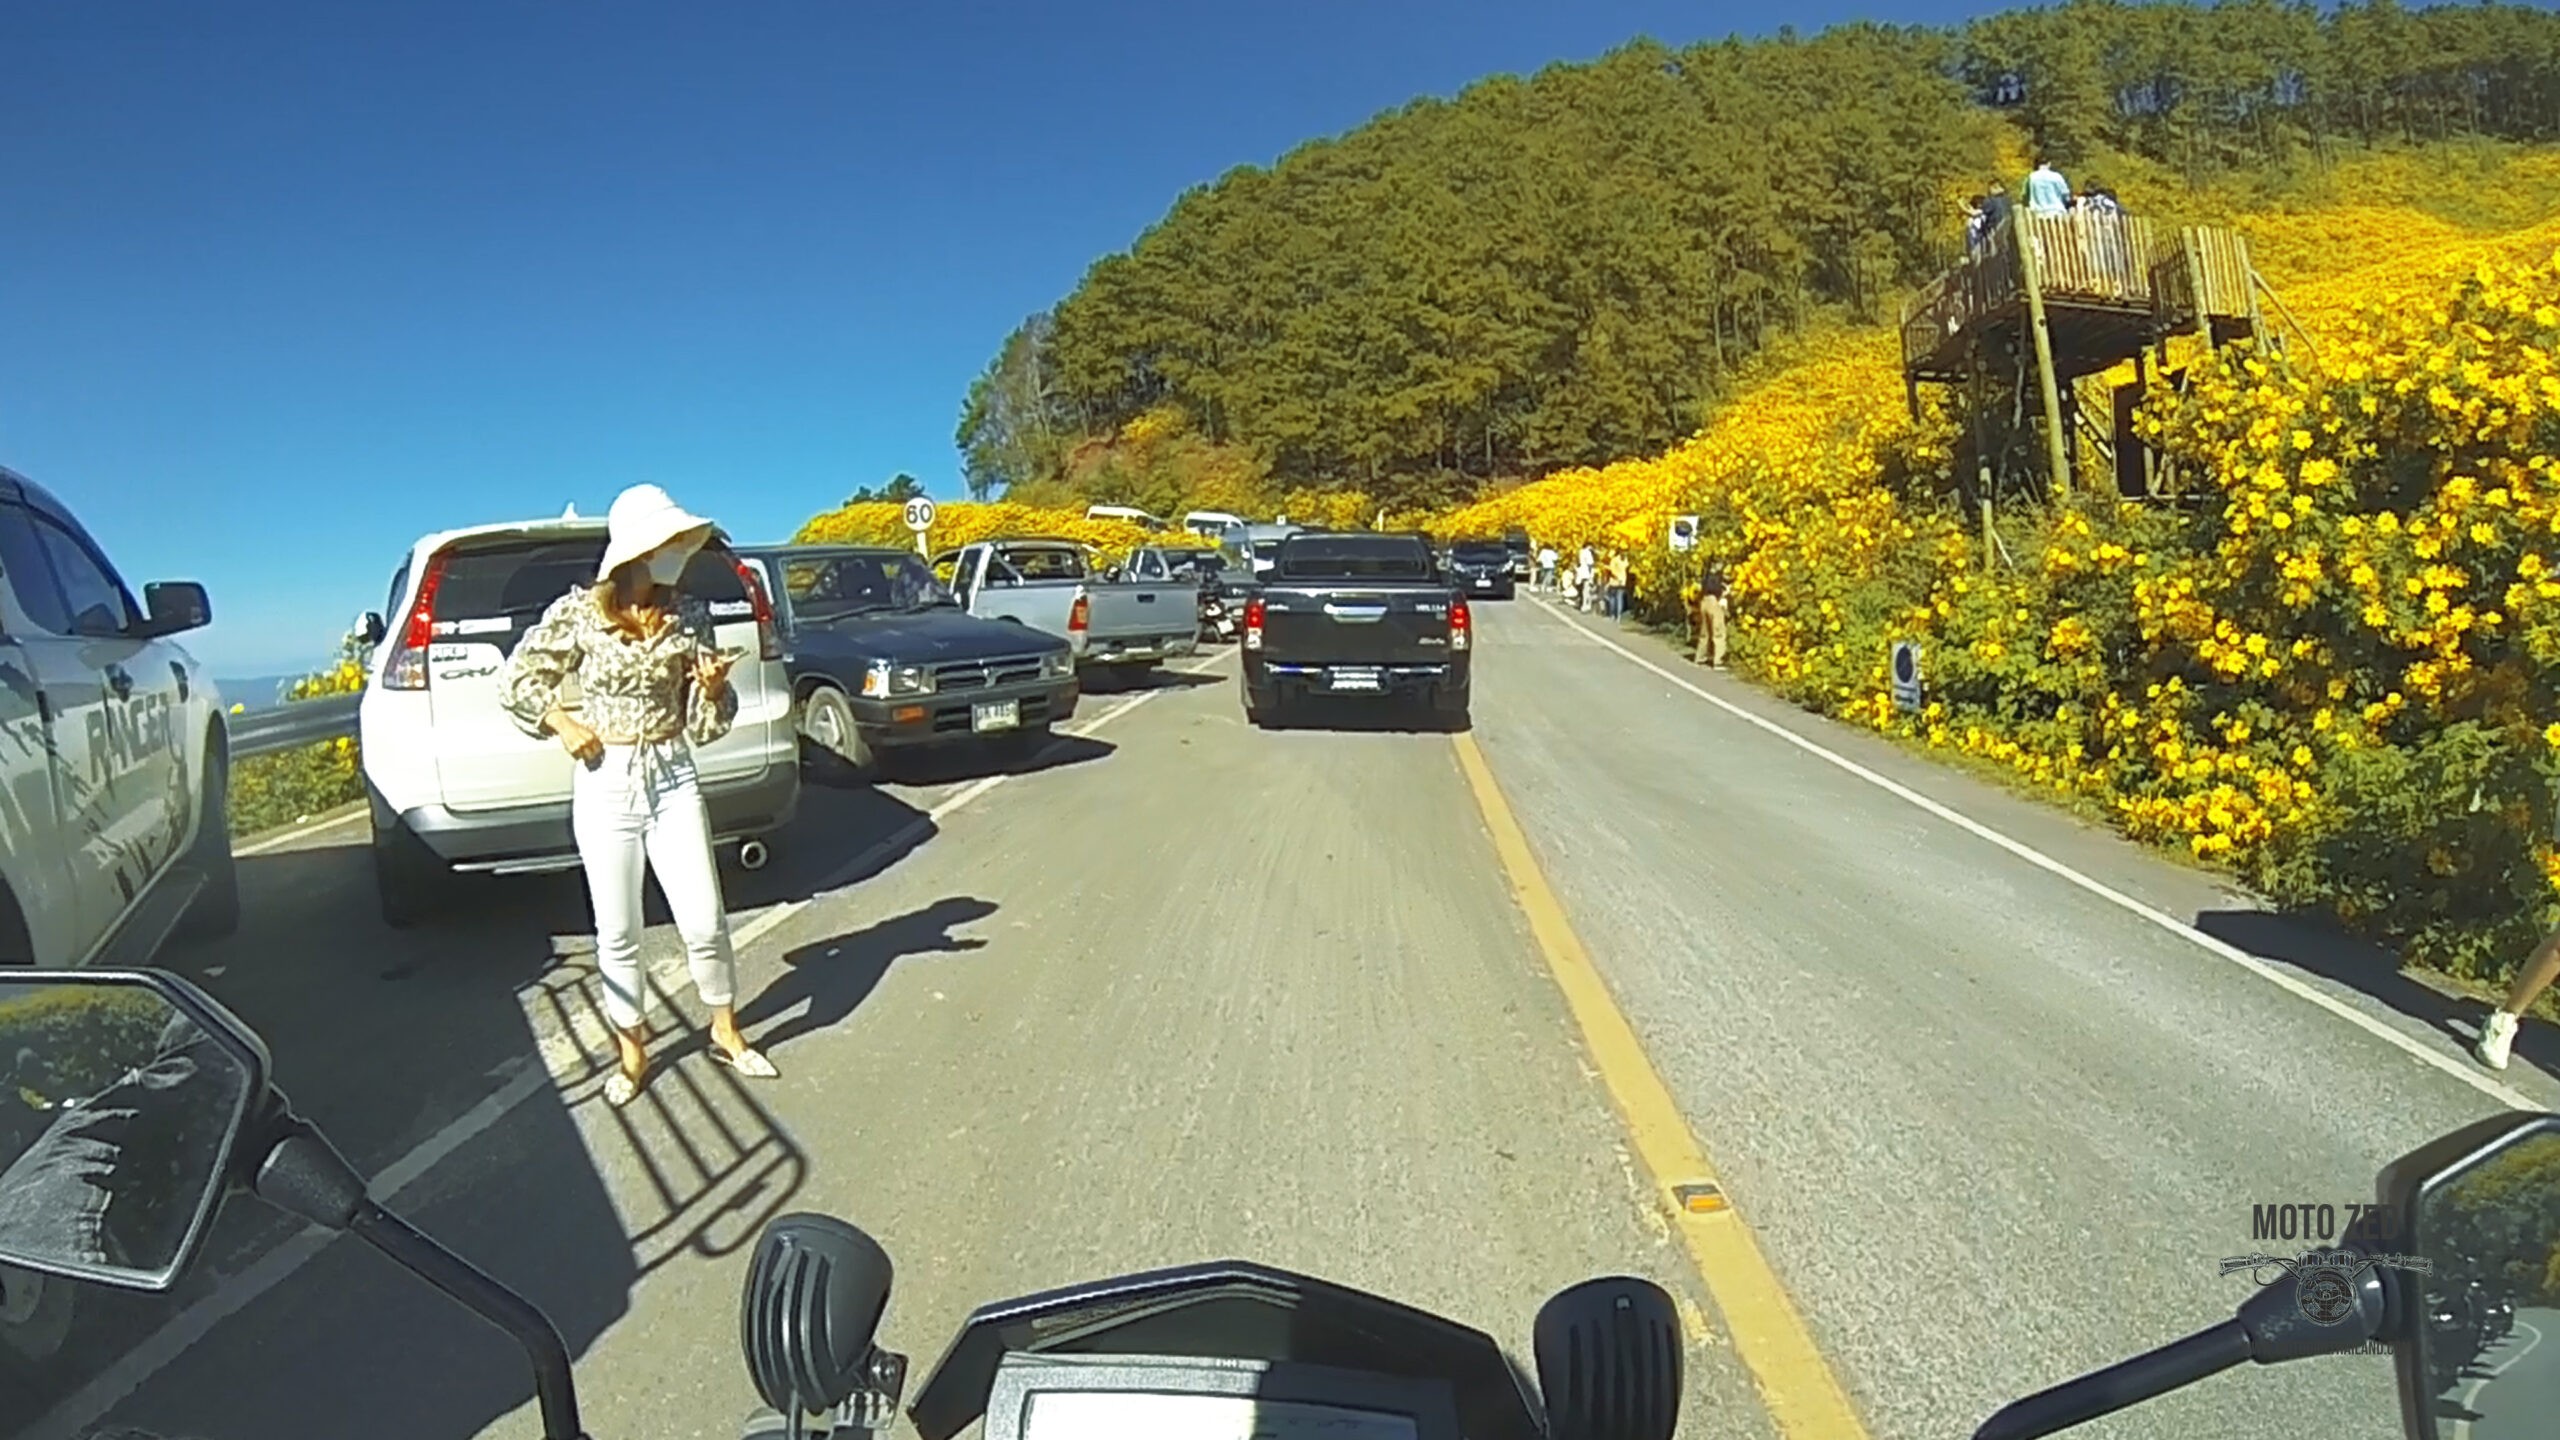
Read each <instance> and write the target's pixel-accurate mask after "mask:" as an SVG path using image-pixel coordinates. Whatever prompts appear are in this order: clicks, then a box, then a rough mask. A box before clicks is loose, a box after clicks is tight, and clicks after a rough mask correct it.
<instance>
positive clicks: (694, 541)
mask: <svg viewBox="0 0 2560 1440" xmlns="http://www.w3.org/2000/svg"><path fill="white" fill-rule="evenodd" d="M604 523H605V526H606V533H607V536H608V538H607V539H606V541H605V546H604V561H603V563H602V564H599V565H598V566H596V578H597V579H598V580H610V579H612V578H613V572H614V571H616V570H619V569H621V568H622V567H623V566H625V565H627V564H629V563H631V562H632V561H634V560H637V559H639V558H640V557H641V556H643V555H646V554H648V553H649V552H650V551H652V550H655V549H658V548H659V547H660V546H663V545H665V544H667V543H668V542H670V541H678V540H680V541H683V542H684V546H685V552H686V555H687V556H688V558H690V556H691V554H692V552H693V551H696V550H699V549H701V548H702V547H703V545H704V543H705V542H707V541H709V540H710V538H711V529H712V526H711V522H710V521H708V520H705V519H703V518H702V517H701V516H699V515H696V514H694V513H693V512H692V511H690V510H687V509H685V508H684V507H683V506H681V505H678V504H677V503H676V502H675V500H674V498H673V497H672V496H670V495H668V494H667V492H666V491H664V490H661V489H659V488H658V487H657V486H655V485H634V486H632V487H631V488H630V489H628V490H625V491H623V492H622V493H621V494H619V495H616V496H614V497H613V508H612V509H610V510H608V511H606V512H605V517H604Z"/></svg>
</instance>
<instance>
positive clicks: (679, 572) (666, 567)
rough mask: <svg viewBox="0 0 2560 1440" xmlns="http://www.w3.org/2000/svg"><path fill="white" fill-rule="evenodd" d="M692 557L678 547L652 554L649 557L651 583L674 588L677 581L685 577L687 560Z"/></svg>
mask: <svg viewBox="0 0 2560 1440" xmlns="http://www.w3.org/2000/svg"><path fill="white" fill-rule="evenodd" d="M692 558H693V557H692V556H691V555H688V554H686V553H685V552H684V551H682V550H676V549H667V550H661V551H658V552H657V553H656V554H654V555H651V556H650V557H649V580H650V583H652V584H656V585H664V586H667V587H669V588H670V589H672V588H674V586H675V583H676V582H677V581H679V580H682V579H683V578H684V565H685V562H686V561H688V560H690V559H692Z"/></svg>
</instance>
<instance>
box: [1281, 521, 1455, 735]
mask: <svg viewBox="0 0 2560 1440" xmlns="http://www.w3.org/2000/svg"><path fill="white" fill-rule="evenodd" d="M1473 640H1474V619H1473V617H1472V616H1471V615H1470V614H1469V613H1468V610H1467V600H1466V597H1465V596H1464V595H1461V594H1459V593H1458V592H1457V591H1456V590H1454V589H1452V588H1451V587H1450V585H1449V584H1448V581H1447V579H1446V578H1445V576H1443V574H1442V573H1441V571H1440V569H1439V566H1438V565H1437V564H1436V563H1435V562H1434V560H1433V558H1432V553H1431V544H1430V541H1428V540H1427V539H1425V538H1424V537H1422V536H1420V535H1382V534H1371V533H1361V532H1346V533H1341V534H1305V535H1293V536H1291V537H1289V539H1288V540H1286V541H1284V542H1283V543H1282V544H1281V546H1280V553H1279V555H1278V556H1277V557H1276V559H1275V561H1274V563H1273V566H1272V569H1271V573H1270V574H1269V575H1268V576H1266V577H1265V578H1264V580H1263V583H1262V585H1261V587H1260V588H1259V589H1258V590H1257V591H1256V592H1255V594H1254V595H1253V597H1252V598H1251V599H1250V600H1248V601H1247V602H1246V605H1245V617H1244V644H1243V654H1244V667H1243V669H1244V675H1243V690H1244V710H1245V718H1246V719H1248V720H1250V721H1252V722H1253V723H1254V724H1256V725H1269V724H1270V723H1272V722H1273V721H1274V720H1275V719H1277V718H1281V717H1283V716H1284V715H1285V714H1286V712H1287V711H1288V710H1289V709H1290V708H1291V707H1292V706H1293V705H1294V704H1295V703H1296V702H1297V701H1299V700H1300V699H1302V698H1304V697H1306V696H1309V695H1327V696H1365V697H1372V698H1376V699H1379V700H1381V701H1386V700H1404V701H1406V702H1408V703H1410V702H1412V701H1416V700H1419V701H1421V702H1423V703H1424V704H1426V705H1428V706H1429V707H1430V708H1431V710H1432V711H1433V713H1434V714H1435V715H1436V716H1437V717H1438V719H1439V720H1440V722H1441V724H1442V725H1443V726H1444V727H1446V728H1450V729H1464V728H1466V726H1467V723H1468V703H1469V682H1470V680H1471V678H1472V677H1471V671H1470V668H1469V666H1470V660H1471V655H1470V651H1471V648H1472V642H1473Z"/></svg>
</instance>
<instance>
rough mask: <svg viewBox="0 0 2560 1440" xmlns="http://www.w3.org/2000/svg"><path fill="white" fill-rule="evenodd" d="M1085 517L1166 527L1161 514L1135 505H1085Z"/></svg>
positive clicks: (1155, 528)
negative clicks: (1151, 512) (1149, 511)
mask: <svg viewBox="0 0 2560 1440" xmlns="http://www.w3.org/2000/svg"><path fill="white" fill-rule="evenodd" d="M1084 518H1086V519H1087V520H1126V521H1128V522H1129V523H1130V524H1132V525H1144V526H1146V527H1147V528H1148V529H1150V530H1162V529H1164V528H1165V523H1164V517H1162V516H1160V515H1150V514H1148V513H1147V512H1146V511H1144V510H1141V509H1139V508H1138V507H1137V506H1135V505H1087V506H1086V507H1084Z"/></svg>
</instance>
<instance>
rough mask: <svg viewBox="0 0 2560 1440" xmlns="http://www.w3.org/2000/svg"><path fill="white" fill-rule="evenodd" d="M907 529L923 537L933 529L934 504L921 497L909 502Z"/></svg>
mask: <svg viewBox="0 0 2560 1440" xmlns="http://www.w3.org/2000/svg"><path fill="white" fill-rule="evenodd" d="M907 528H908V529H910V530H913V531H914V532H916V533H917V534H919V535H921V534H923V533H924V532H926V531H927V530H930V529H932V528H933V502H932V501H930V500H927V499H926V498H924V497H923V496H921V495H919V496H917V497H916V498H914V499H913V500H910V501H908V502H907Z"/></svg>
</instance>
